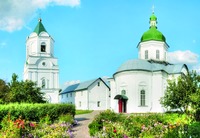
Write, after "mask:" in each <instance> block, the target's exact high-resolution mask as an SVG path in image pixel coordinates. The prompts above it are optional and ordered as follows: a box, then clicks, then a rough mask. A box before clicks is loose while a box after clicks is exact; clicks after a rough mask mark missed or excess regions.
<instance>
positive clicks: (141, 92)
mask: <svg viewBox="0 0 200 138" xmlns="http://www.w3.org/2000/svg"><path fill="white" fill-rule="evenodd" d="M145 102H146V95H145V90H141V91H140V106H145V104H146V103H145Z"/></svg>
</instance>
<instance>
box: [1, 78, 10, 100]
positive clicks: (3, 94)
mask: <svg viewBox="0 0 200 138" xmlns="http://www.w3.org/2000/svg"><path fill="white" fill-rule="evenodd" d="M8 92H9V86H8V84H7V83H6V81H4V80H2V79H0V103H1V104H2V103H5V101H6V100H7V96H8Z"/></svg>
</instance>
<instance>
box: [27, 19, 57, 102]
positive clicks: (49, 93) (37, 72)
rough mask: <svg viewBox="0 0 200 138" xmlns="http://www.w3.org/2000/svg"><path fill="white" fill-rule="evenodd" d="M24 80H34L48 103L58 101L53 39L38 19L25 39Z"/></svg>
mask: <svg viewBox="0 0 200 138" xmlns="http://www.w3.org/2000/svg"><path fill="white" fill-rule="evenodd" d="M24 80H32V81H33V82H36V83H37V85H38V87H41V91H42V92H43V93H44V97H45V98H46V100H48V101H49V102H50V103H58V101H59V99H58V94H59V67H58V59H57V58H56V57H54V39H53V38H52V37H51V36H50V35H49V34H48V32H47V31H46V29H45V27H44V26H43V24H42V20H41V19H39V22H38V24H37V26H36V27H35V29H34V31H33V32H32V33H31V34H30V35H29V36H28V37H27V39H26V62H25V65H24Z"/></svg>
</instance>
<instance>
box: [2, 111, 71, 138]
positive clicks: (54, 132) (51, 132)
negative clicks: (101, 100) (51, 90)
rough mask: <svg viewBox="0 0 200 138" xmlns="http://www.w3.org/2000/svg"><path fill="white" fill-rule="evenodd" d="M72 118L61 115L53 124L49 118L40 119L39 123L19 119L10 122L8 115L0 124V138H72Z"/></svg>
mask: <svg viewBox="0 0 200 138" xmlns="http://www.w3.org/2000/svg"><path fill="white" fill-rule="evenodd" d="M72 124H73V116H71V115H69V114H68V115H61V116H60V117H59V119H58V120H57V121H55V122H53V123H52V122H51V120H50V117H49V116H46V117H44V118H41V119H40V122H38V123H36V122H32V121H27V120H24V119H21V118H18V119H16V120H14V121H13V120H11V117H10V115H8V116H6V117H4V118H3V120H2V122H1V129H0V137H1V138H7V137H10V138H20V137H21V138H72V137H73V134H72V131H71V128H72Z"/></svg>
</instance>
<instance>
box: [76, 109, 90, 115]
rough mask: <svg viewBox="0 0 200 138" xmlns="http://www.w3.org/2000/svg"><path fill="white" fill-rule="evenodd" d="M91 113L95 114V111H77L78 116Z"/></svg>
mask: <svg viewBox="0 0 200 138" xmlns="http://www.w3.org/2000/svg"><path fill="white" fill-rule="evenodd" d="M91 112H93V110H76V115H80V114H89V113H91Z"/></svg>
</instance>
